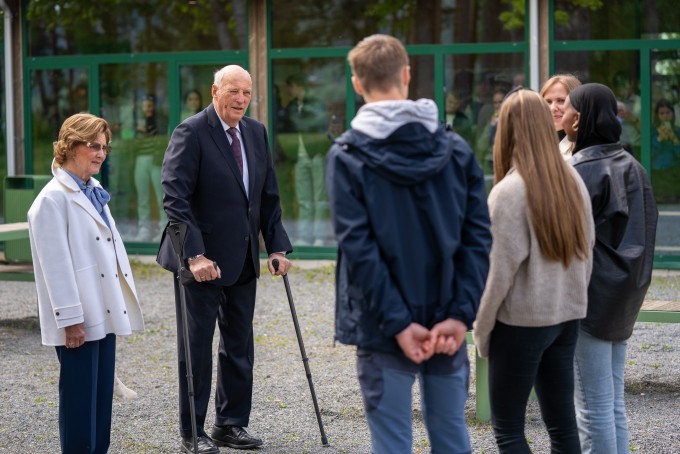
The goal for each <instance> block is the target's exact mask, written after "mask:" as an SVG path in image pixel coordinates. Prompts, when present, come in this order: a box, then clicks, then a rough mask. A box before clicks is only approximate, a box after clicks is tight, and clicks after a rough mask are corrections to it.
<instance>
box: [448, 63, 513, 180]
mask: <svg viewBox="0 0 680 454" xmlns="http://www.w3.org/2000/svg"><path fill="white" fill-rule="evenodd" d="M444 80H445V83H446V87H445V89H446V95H445V100H444V116H443V118H444V121H445V123H446V124H447V125H448V126H450V127H451V128H452V129H453V130H454V131H456V132H457V133H458V134H460V135H461V136H462V137H463V138H464V139H465V140H466V141H467V142H468V144H469V145H470V146H471V147H472V149H473V151H474V153H475V157H476V158H477V161H478V162H479V164H480V165H481V166H482V169H483V170H484V174H485V178H486V180H487V188H488V187H490V185H491V182H492V181H493V161H492V149H493V140H494V137H495V132H496V121H497V119H498V109H499V108H500V103H501V101H502V100H503V97H504V96H505V94H506V93H507V92H508V91H510V89H511V88H512V87H513V86H516V85H524V84H525V83H524V54H521V53H518V54H474V55H450V56H447V57H446V59H445V76H444Z"/></svg>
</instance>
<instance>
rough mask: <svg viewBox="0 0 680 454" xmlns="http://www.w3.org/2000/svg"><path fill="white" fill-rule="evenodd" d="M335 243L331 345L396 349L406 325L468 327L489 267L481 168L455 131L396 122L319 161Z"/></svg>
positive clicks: (340, 144) (345, 142)
mask: <svg viewBox="0 0 680 454" xmlns="http://www.w3.org/2000/svg"><path fill="white" fill-rule="evenodd" d="M327 186H328V196H329V202H330V209H331V216H332V222H333V227H334V229H335V234H336V238H337V240H338V261H337V269H336V273H337V274H336V320H335V325H336V326H335V336H336V339H337V340H339V341H340V342H342V343H345V344H353V345H357V346H359V347H360V348H365V349H372V350H378V351H385V352H400V351H401V350H400V349H399V346H398V344H397V342H396V340H395V338H394V336H395V335H396V334H397V333H399V332H400V331H402V330H403V329H405V328H406V327H407V326H408V325H409V324H410V323H411V322H416V323H419V324H421V325H423V326H425V327H428V328H430V327H432V326H433V325H434V324H435V323H438V322H440V321H442V320H444V319H446V318H449V317H450V318H455V319H458V320H461V321H462V322H464V323H465V324H466V325H467V326H468V328H470V329H471V328H472V322H473V321H474V319H475V316H476V313H477V309H478V307H479V301H480V298H481V295H482V291H483V289H484V284H485V281H486V276H487V273H488V269H489V249H490V247H491V233H490V231H489V214H488V208H487V205H486V191H485V186H484V177H483V175H482V171H481V169H480V167H479V165H478V164H477V162H476V161H475V158H474V156H473V154H472V150H471V149H470V147H469V146H468V145H467V143H465V141H464V140H463V139H462V138H461V137H460V136H459V135H457V134H455V133H452V132H447V131H445V129H444V128H443V127H440V128H439V129H438V130H437V131H436V132H435V133H434V134H432V133H430V132H429V131H428V130H427V129H426V128H425V127H424V126H423V125H422V124H420V123H406V124H404V125H403V126H401V127H399V128H398V129H396V130H395V131H394V132H393V133H392V134H391V135H390V136H389V137H387V138H386V139H374V138H371V137H369V136H367V135H365V134H362V133H361V132H358V131H356V130H349V131H347V132H345V133H344V134H343V135H342V136H341V137H339V138H338V139H337V140H336V141H335V143H334V145H333V147H332V148H331V151H330V153H329V155H328V172H327Z"/></svg>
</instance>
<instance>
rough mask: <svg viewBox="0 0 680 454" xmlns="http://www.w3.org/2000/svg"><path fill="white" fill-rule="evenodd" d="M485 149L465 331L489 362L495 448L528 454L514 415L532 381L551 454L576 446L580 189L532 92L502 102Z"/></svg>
mask: <svg viewBox="0 0 680 454" xmlns="http://www.w3.org/2000/svg"><path fill="white" fill-rule="evenodd" d="M493 156H494V181H495V186H494V188H493V189H492V190H491V194H490V195H489V212H490V215H491V232H492V235H493V244H492V247H491V268H490V272H489V276H488V279H487V282H486V288H485V290H484V294H483V296H482V301H481V306H480V308H479V312H478V314H477V320H476V322H475V324H474V330H473V335H474V338H475V344H476V346H477V349H478V350H479V354H480V355H481V356H482V357H487V358H488V359H489V392H490V398H491V422H492V425H493V429H494V434H495V436H496V442H497V444H498V447H499V450H500V452H502V453H504V452H511V453H515V454H516V453H529V452H530V450H529V445H528V443H527V441H526V438H525V435H524V420H525V413H526V405H527V401H528V398H529V394H530V392H531V388H532V387H535V389H536V394H537V396H538V401H539V404H540V406H541V413H542V416H543V420H544V421H545V424H546V427H547V429H548V432H549V434H550V440H551V445H552V450H553V452H561V453H571V452H579V439H578V432H577V428H576V419H575V414H574V401H573V396H574V376H573V359H574V348H575V345H576V339H577V335H578V329H579V320H580V319H582V318H583V317H585V315H586V306H587V300H588V298H587V289H588V280H589V278H590V272H591V269H592V253H591V250H592V248H593V243H594V226H593V218H592V215H591V208H590V198H589V197H588V191H587V189H586V187H585V185H584V184H583V182H582V181H581V179H580V177H579V176H578V174H577V173H576V172H575V171H574V169H573V168H571V166H569V164H567V163H566V162H565V161H564V159H563V158H562V156H561V155H560V151H559V148H558V138H557V135H556V134H555V128H554V126H553V122H552V119H551V116H550V110H549V108H548V105H547V104H546V103H545V101H544V100H543V99H542V97H541V96H540V95H539V94H538V93H536V92H534V91H531V90H527V89H521V90H519V91H515V92H511V93H510V94H509V95H508V96H507V97H506V99H505V100H504V101H503V104H502V106H501V110H500V113H499V120H498V131H497V133H496V138H495V142H494V149H493Z"/></svg>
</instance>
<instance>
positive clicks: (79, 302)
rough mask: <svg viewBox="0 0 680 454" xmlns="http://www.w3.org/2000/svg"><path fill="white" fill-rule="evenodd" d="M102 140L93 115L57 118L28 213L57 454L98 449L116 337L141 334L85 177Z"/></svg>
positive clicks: (99, 200) (106, 220) (96, 161)
mask: <svg viewBox="0 0 680 454" xmlns="http://www.w3.org/2000/svg"><path fill="white" fill-rule="evenodd" d="M110 139H111V130H110V129H109V125H108V124H107V122H106V121H105V120H103V119H101V118H98V117H96V116H94V115H90V114H86V113H79V114H76V115H73V116H71V117H69V118H67V119H66V121H64V124H63V125H62V127H61V130H60V131H59V138H58V140H57V141H56V142H54V161H53V163H52V174H53V175H54V178H53V179H52V180H51V181H50V182H49V183H48V184H47V185H46V186H45V188H44V189H43V190H42V191H41V192H40V194H39V195H38V197H37V198H36V199H35V201H34V202H33V205H32V206H31V208H30V209H29V211H28V222H29V233H30V242H31V252H32V256H33V266H34V269H35V281H36V286H37V289H38V307H39V316H40V330H41V333H42V343H43V344H44V345H50V346H55V348H56V351H57V357H58V359H59V363H60V373H59V434H60V442H61V449H62V452H79V453H100V452H101V453H104V452H107V450H108V448H109V444H110V433H111V413H112V400H113V387H114V368H115V351H116V336H124V335H129V334H131V333H132V332H133V331H137V330H142V329H144V322H143V319H142V311H141V308H140V305H139V300H138V298H137V292H136V290H135V284H134V281H133V279H132V271H131V269H130V263H129V261H128V257H127V253H126V252H125V248H124V246H123V240H122V239H121V237H120V234H119V233H118V230H117V229H116V224H115V222H114V220H113V218H112V217H111V212H110V210H109V207H108V206H107V202H108V200H109V194H108V193H107V192H106V191H105V190H104V189H103V188H102V186H101V185H100V184H99V182H98V181H97V180H95V179H94V178H93V177H92V176H93V175H95V174H96V173H98V172H99V169H100V168H101V165H102V164H103V163H104V160H105V159H106V155H107V154H108V153H109V152H110V151H111V148H110V147H109V145H108V144H109V141H110Z"/></svg>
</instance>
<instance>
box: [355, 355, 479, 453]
mask: <svg viewBox="0 0 680 454" xmlns="http://www.w3.org/2000/svg"><path fill="white" fill-rule="evenodd" d="M357 372H358V378H359V385H360V387H361V391H362V395H363V398H364V410H365V412H366V419H367V421H368V428H369V430H370V432H371V453H373V454H393V453H410V452H411V451H412V449H413V448H412V444H413V434H412V427H411V426H412V405H413V404H412V399H411V396H412V388H413V383H414V381H415V379H416V377H418V379H419V382H420V396H421V408H422V412H423V418H424V420H425V425H426V427H427V433H428V436H429V439H430V445H431V449H432V450H431V451H430V452H431V453H433V454H437V453H446V454H463V453H469V452H470V438H469V434H468V431H467V426H466V424H465V400H466V399H467V395H468V378H469V372H470V364H469V362H468V358H467V346H466V344H463V346H461V348H460V349H459V350H458V352H457V353H456V354H455V355H453V356H447V355H435V356H433V357H432V358H431V359H430V360H428V361H426V362H425V363H423V364H421V365H416V364H414V363H412V362H411V361H409V360H408V359H406V357H404V356H403V355H396V354H390V353H383V352H375V351H366V350H361V349H359V350H357Z"/></svg>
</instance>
